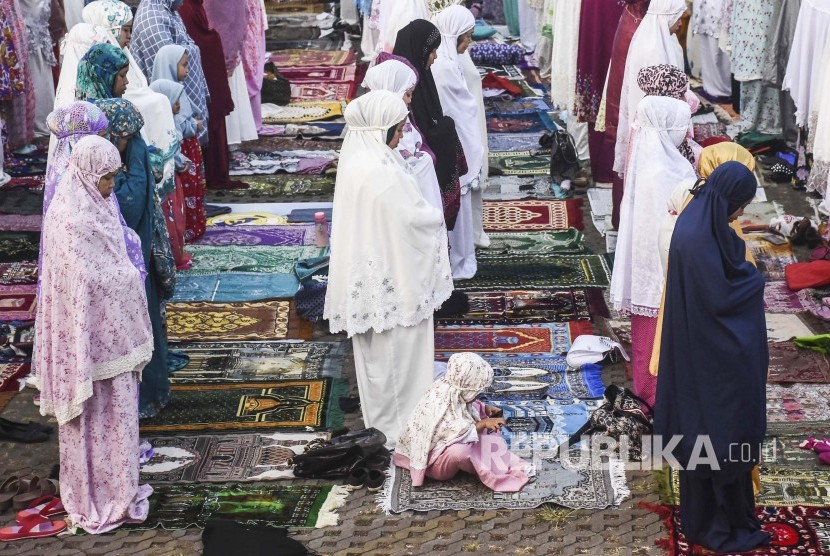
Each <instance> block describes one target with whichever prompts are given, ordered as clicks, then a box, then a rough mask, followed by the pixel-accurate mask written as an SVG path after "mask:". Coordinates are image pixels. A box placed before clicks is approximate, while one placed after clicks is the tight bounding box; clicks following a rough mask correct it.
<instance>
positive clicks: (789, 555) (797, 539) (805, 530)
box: [640, 503, 830, 556]
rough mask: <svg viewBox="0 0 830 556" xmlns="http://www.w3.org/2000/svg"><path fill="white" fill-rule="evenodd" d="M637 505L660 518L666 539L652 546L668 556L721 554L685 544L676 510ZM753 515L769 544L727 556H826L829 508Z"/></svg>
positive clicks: (761, 510) (763, 510)
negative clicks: (664, 526)
mask: <svg viewBox="0 0 830 556" xmlns="http://www.w3.org/2000/svg"><path fill="white" fill-rule="evenodd" d="M640 505H641V506H642V507H645V508H647V509H650V510H652V511H655V512H657V513H658V514H660V516H661V517H662V518H663V521H664V522H665V524H666V527H668V529H669V536H668V538H664V539H660V540H658V541H656V542H655V544H656V545H657V546H660V547H661V548H663V549H664V550H665V551H666V553H667V554H669V555H670V556H693V555H701V556H702V555H704V554H707V555H708V554H712V555H714V554H722V553H720V552H712V551H710V550H707V549H705V548H702V547H700V546H697V545H690V544H689V542H688V541H687V540H686V537H685V536H684V535H683V533H682V526H681V524H680V508H679V507H678V506H652V505H650V504H645V503H641V504H640ZM755 513H756V515H757V516H758V519H760V521H761V526H762V527H763V529H764V531H767V532H768V533H770V534H771V535H772V543H771V544H770V545H769V546H764V547H760V548H756V549H755V550H751V551H749V552H730V553H729V554H730V556H742V555H748V556H749V555H751V556H762V555H772V554H774V555H779V556H797V555H800V554H805V555H806V554H830V508H810V507H805V506H791V507H779V506H759V507H757V508H755Z"/></svg>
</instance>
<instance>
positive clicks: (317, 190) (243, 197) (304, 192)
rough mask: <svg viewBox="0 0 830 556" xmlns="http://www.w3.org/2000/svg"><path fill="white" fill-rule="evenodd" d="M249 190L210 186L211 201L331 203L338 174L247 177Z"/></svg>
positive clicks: (208, 198)
mask: <svg viewBox="0 0 830 556" xmlns="http://www.w3.org/2000/svg"><path fill="white" fill-rule="evenodd" d="M244 180H245V182H246V183H247V184H248V189H208V190H207V191H206V192H205V202H207V203H218V204H224V203H283V202H298V201H319V202H327V201H331V200H332V199H333V198H334V182H335V176H334V175H322V176H301V175H296V174H274V175H269V176H245V178H244Z"/></svg>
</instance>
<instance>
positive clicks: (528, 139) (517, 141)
mask: <svg viewBox="0 0 830 556" xmlns="http://www.w3.org/2000/svg"><path fill="white" fill-rule="evenodd" d="M541 136H542V134H541V133H489V134H487V147H488V150H490V151H492V152H513V151H531V152H534V151H537V150H539V149H541V148H542V147H541V146H540V145H539V138H540V137H541ZM548 162H550V161H548ZM548 171H550V165H548Z"/></svg>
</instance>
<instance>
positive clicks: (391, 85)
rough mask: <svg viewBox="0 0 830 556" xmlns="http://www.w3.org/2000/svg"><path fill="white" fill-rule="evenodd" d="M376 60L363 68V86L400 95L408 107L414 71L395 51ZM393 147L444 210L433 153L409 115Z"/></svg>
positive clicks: (427, 196) (425, 193)
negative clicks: (398, 139)
mask: <svg viewBox="0 0 830 556" xmlns="http://www.w3.org/2000/svg"><path fill="white" fill-rule="evenodd" d="M377 59H378V61H379V63H378V64H377V65H375V66H372V67H371V68H369V69H368V70H367V71H366V77H365V78H364V79H363V86H364V87H365V88H366V89H369V90H370V91H389V92H390V93H395V94H396V95H400V97H401V98H402V99H403V101H404V103H406V105H407V108H408V107H409V103H410V102H411V101H412V91H413V89H415V85H416V84H417V83H418V75H417V74H416V73H415V70H414V69H413V68H412V67H411V66H410V64H409V62H408V61H406V59H405V58H400V57H396V56H395V55H394V54H386V53H385V52H382V53H381V54H380V55H379V56H378V58H377ZM396 150H397V151H398V154H400V155H401V157H402V158H403V159H404V160H405V161H406V163H407V165H408V166H409V168H410V169H411V170H412V174H413V175H414V176H415V179H416V180H417V181H418V186H419V187H420V188H421V194H422V195H423V196H424V199H425V200H426V202H427V203H429V204H430V205H432V206H434V207H435V208H437V209H439V210H441V211H442V212H443V210H444V208H443V207H444V205H443V203H442V201H441V188H440V186H439V185H438V176H437V175H436V174H435V160H434V156H435V155H434V154H433V153H432V152H430V151H429V150H427V149H425V148H424V139H423V137H422V136H421V132H420V131H419V130H418V128H417V127H416V126H415V125H414V124H413V123H412V118H411V117H410V116H407V117H406V123H405V124H404V126H403V135H402V137H401V141H400V143H398V146H397V149H396Z"/></svg>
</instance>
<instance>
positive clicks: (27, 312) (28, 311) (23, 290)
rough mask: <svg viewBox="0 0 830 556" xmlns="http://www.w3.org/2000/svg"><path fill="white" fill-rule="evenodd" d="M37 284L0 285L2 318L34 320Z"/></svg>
mask: <svg viewBox="0 0 830 556" xmlns="http://www.w3.org/2000/svg"><path fill="white" fill-rule="evenodd" d="M36 289H37V286H35V285H27V286H0V320H15V321H23V320H33V319H34V318H35V306H36V301H37V294H36Z"/></svg>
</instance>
